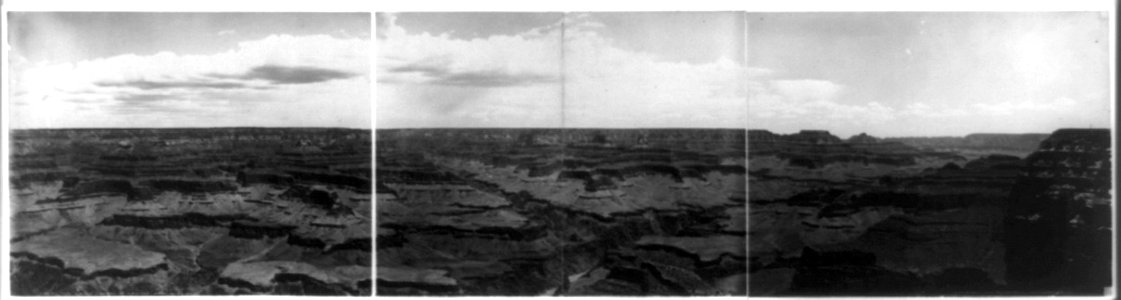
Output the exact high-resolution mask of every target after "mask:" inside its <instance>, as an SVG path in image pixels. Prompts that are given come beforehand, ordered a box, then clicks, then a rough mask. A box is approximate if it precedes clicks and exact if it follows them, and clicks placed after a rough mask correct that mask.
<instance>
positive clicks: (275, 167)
mask: <svg viewBox="0 0 1121 300" xmlns="http://www.w3.org/2000/svg"><path fill="white" fill-rule="evenodd" d="M12 137H13V138H12V143H13V145H12V148H13V149H14V150H13V153H14V155H13V157H12V161H13V168H12V170H11V171H12V173H11V174H12V176H11V179H12V183H13V184H12V188H13V191H12V195H13V196H12V205H11V209H12V211H13V218H12V220H11V222H12V223H11V226H12V229H13V230H12V232H13V236H12V237H11V240H12V248H13V251H12V257H13V264H12V274H11V276H12V291H13V293H14V294H17V295H199V294H206V295H210V294H298V295H308V294H322V295H369V294H371V292H372V282H373V281H372V278H373V274H372V270H371V269H370V267H369V266H370V264H371V263H372V257H371V256H372V255H371V251H372V248H373V246H372V242H373V238H372V233H371V232H370V231H371V229H370V228H371V224H370V218H371V216H372V213H371V208H372V204H371V194H372V190H373V187H372V185H371V181H370V175H371V172H370V165H371V164H370V159H369V153H370V151H371V148H370V146H371V144H370V133H369V132H368V131H362V130H346V129H298V128H287V129H263V128H221V129H74V130H16V131H13V134H12Z"/></svg>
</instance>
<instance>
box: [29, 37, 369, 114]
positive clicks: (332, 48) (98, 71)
mask: <svg viewBox="0 0 1121 300" xmlns="http://www.w3.org/2000/svg"><path fill="white" fill-rule="evenodd" d="M369 51H370V48H369V41H368V40H362V39H337V38H333V37H331V36H327V35H313V36H289V35H273V36H269V37H266V38H264V39H261V40H255V41H246V42H242V43H239V44H238V46H237V47H236V48H234V49H230V50H228V51H225V52H221V53H216V54H211V55H179V54H175V53H172V52H161V53H157V54H154V55H144V56H141V55H131V54H130V55H120V56H114V57H108V58H99V59H93V60H86V61H79V62H72V63H71V62H43V63H30V62H27V61H21V62H20V63H18V64H17V65H14V66H13V73H14V74H15V76H14V81H13V84H12V87H13V103H14V104H15V105H14V107H13V110H14V112H15V114H14V115H13V120H12V121H13V122H12V125H13V127H15V128H38V127H106V126H128V127H149V126H150V127H162V126H345V127H363V128H365V127H369V126H370V121H369V117H368V115H369V110H368V109H366V110H364V111H363V110H361V108H362V107H367V108H368V107H369V104H368V103H369V97H370V93H369V91H368V90H369V81H368V80H369V79H368V78H369V76H368V73H369V59H368V56H369V55H368V53H369ZM263 66H264V68H261V67H263ZM306 76H312V77H306ZM325 86H330V87H331V89H330V90H324V89H322V88H323V87H325ZM309 102H313V103H314V105H308V104H309ZM313 107H314V108H315V109H313V110H308V108H313ZM312 111H314V112H315V113H308V112H312ZM356 112H362V113H364V114H365V115H366V116H365V117H364V118H363V117H361V116H357V115H355V114H356ZM331 114H341V115H338V116H332V115H331ZM223 124H225V125H223Z"/></svg>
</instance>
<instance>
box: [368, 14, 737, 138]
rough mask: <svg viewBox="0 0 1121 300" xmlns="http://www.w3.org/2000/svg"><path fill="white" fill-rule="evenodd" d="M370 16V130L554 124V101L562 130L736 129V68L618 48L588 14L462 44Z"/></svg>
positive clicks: (721, 62)
mask: <svg viewBox="0 0 1121 300" xmlns="http://www.w3.org/2000/svg"><path fill="white" fill-rule="evenodd" d="M379 17H381V15H379ZM379 19H380V20H383V21H384V22H385V23H384V28H381V27H379V33H378V34H379V45H378V47H379V48H378V50H379V58H378V59H379V61H378V81H379V83H384V84H383V85H380V86H379V92H378V93H379V95H378V96H379V97H378V123H379V127H430V126H518V127H531V126H547V127H556V126H561V121H562V120H561V119H560V115H561V109H562V108H561V107H562V106H561V104H562V103H563V107H564V108H563V109H564V112H563V114H564V120H563V124H564V126H569V127H590V126H595V127H698V126H700V127H742V126H743V125H744V123H745V117H746V115H745V114H746V108H747V98H746V96H747V95H746V89H745V87H744V82H745V79H746V72H747V70H746V68H744V67H743V66H741V65H740V64H739V63H736V62H733V61H732V60H730V59H721V60H717V61H714V62H710V63H706V64H690V63H680V62H668V61H664V60H662V59H660V58H659V57H657V56H655V55H652V54H648V53H641V52H635V51H629V50H624V49H622V48H619V47H616V46H615V45H614V41H612V40H610V39H608V38H605V37H603V36H601V35H599V34H598V33H597V30H599V29H601V28H603V27H604V26H605V25H604V24H602V23H599V22H596V21H595V20H593V19H592V18H590V17H588V16H587V15H581V14H570V15H567V16H566V17H565V20H566V21H565V22H566V23H565V26H563V27H562V26H560V24H559V23H557V24H553V25H549V26H544V27H540V28H533V29H530V30H526V31H524V32H522V33H520V34H515V35H494V36H489V37H485V38H476V39H467V40H464V39H454V38H452V37H451V36H449V35H448V34H435V35H434V34H430V33H414V32H408V31H406V30H405V29H404V28H401V27H400V26H397V25H396V23H395V17H394V16H392V15H387V16H384V18H379ZM379 22H380V21H379ZM562 28H563V29H564V30H565V31H564V39H565V40H564V43H563V60H562V57H561V56H562V48H561V47H562V43H561V34H560V33H561V32H560V30H561V29H562ZM383 33H384V34H383ZM562 87H563V94H564V97H563V99H562V97H561V94H562ZM562 100H563V101H562ZM406 116H410V117H406Z"/></svg>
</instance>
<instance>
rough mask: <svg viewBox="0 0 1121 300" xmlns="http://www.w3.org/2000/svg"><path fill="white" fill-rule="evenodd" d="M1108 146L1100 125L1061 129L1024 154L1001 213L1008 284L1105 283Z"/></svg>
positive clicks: (1053, 287)
mask: <svg viewBox="0 0 1121 300" xmlns="http://www.w3.org/2000/svg"><path fill="white" fill-rule="evenodd" d="M1111 148H1112V145H1111V142H1110V131H1109V130H1106V129H1060V130H1057V131H1055V132H1054V133H1052V134H1051V136H1050V137H1049V138H1047V140H1044V141H1043V142H1042V143H1040V145H1039V149H1038V150H1037V151H1036V152H1034V153H1032V154H1031V155H1030V156H1028V157H1027V158H1026V159H1025V164H1026V167H1025V172H1024V175H1023V176H1021V177H1020V178H1018V180H1017V183H1016V186H1015V187H1014V188H1013V190H1012V195H1011V197H1010V199H1009V209H1008V215H1007V217H1006V218H1005V227H1006V228H1005V231H1006V232H1007V233H1006V243H1007V245H1008V254H1007V256H1006V260H1007V265H1008V278H1009V281H1010V284H1011V285H1013V286H1015V287H1017V288H1020V289H1025V290H1030V291H1033V292H1038V293H1072V294H1090V295H1093V294H1098V295H1100V294H1101V293H1102V292H1103V288H1104V287H1107V286H1109V285H1110V272H1111V270H1110V268H1109V266H1110V265H1112V262H1111V261H1110V256H1111V255H1110V254H1111V236H1113V228H1112V225H1111V210H1112V209H1113V208H1112V207H1113V205H1114V204H1113V200H1112V199H1113V195H1111V191H1112V189H1111V182H1112V180H1113V178H1112V172H1113V170H1112V162H1111V161H1110V156H1111V152H1110V149H1111Z"/></svg>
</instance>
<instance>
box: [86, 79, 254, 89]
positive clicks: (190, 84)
mask: <svg viewBox="0 0 1121 300" xmlns="http://www.w3.org/2000/svg"><path fill="white" fill-rule="evenodd" d="M94 85H97V86H101V87H131V88H137V89H142V90H157V89H177V88H208V89H239V88H246V87H248V86H246V85H245V84H244V83H240V82H207V81H149V80H129V81H120V82H95V83H94Z"/></svg>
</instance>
